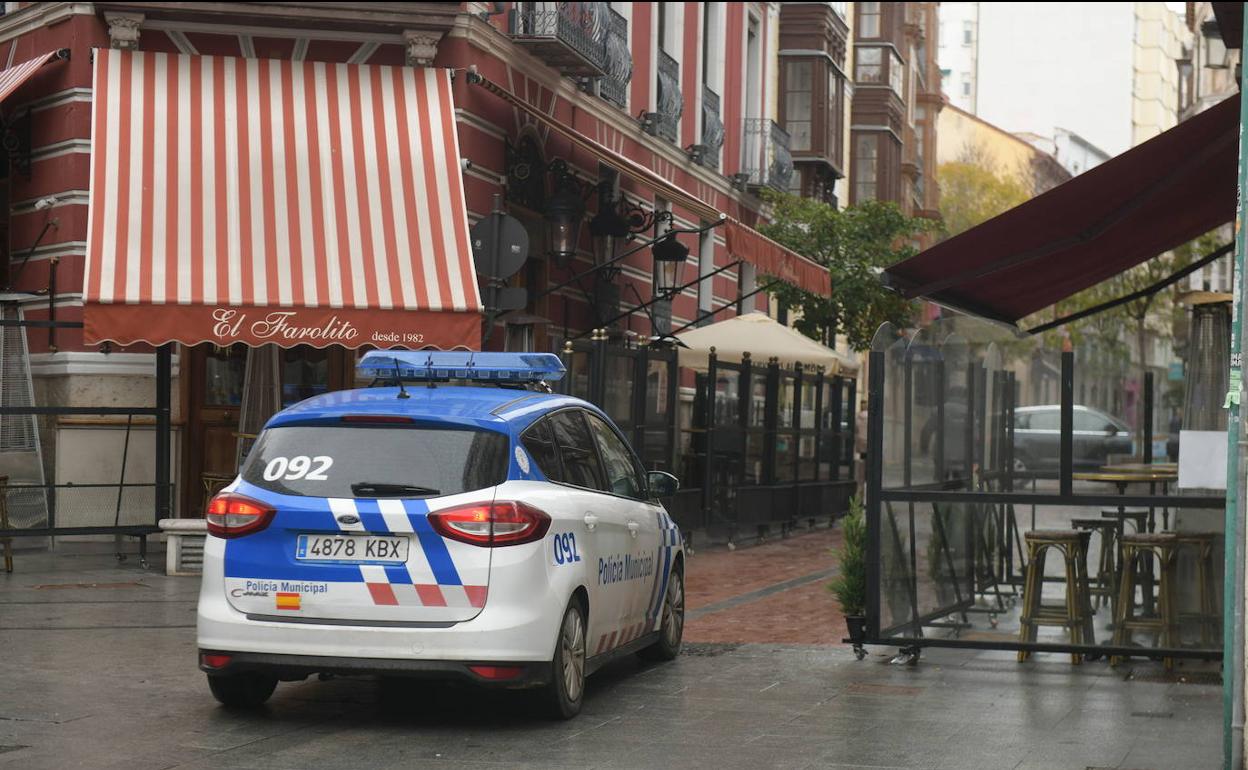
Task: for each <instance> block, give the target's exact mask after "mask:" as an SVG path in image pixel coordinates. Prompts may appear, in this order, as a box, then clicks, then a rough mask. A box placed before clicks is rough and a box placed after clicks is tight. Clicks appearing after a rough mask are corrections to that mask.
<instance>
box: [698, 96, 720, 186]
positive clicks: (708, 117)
mask: <svg viewBox="0 0 1248 770" xmlns="http://www.w3.org/2000/svg"><path fill="white" fill-rule="evenodd" d="M723 146H724V121H723V120H722V119H721V118H720V116H719V94H717V93H715V92H714V91H712V90H711V89H710V88H708V87H707V86H705V85H703V86H702V148H703V149H702V165H704V166H706V167H707V168H714V169H718V168H719V148H721V147H723Z"/></svg>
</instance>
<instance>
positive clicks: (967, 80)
mask: <svg viewBox="0 0 1248 770" xmlns="http://www.w3.org/2000/svg"><path fill="white" fill-rule="evenodd" d="M962 95H963V96H970V95H971V75H970V73H964V74H963V75H962Z"/></svg>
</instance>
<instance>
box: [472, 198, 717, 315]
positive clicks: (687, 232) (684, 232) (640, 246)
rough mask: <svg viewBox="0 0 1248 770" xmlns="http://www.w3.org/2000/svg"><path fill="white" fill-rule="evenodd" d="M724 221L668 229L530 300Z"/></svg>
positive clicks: (704, 230) (531, 301)
mask: <svg viewBox="0 0 1248 770" xmlns="http://www.w3.org/2000/svg"><path fill="white" fill-rule="evenodd" d="M723 223H724V220H722V219H717V220H715V221H714V222H711V223H710V224H706V225H703V226H701V227H691V228H689V229H687V230H684V229H680V230H668V231H667V232H665V233H663V234H662V235H660V236H658V237H657V238H652V239H650V240H648V241H646V242H644V243H641V244H638V245H636V246H634V247H632V248H631V249H628V250H626V251H624V252H622V253H620V254H616V255H615V256H614V257H612V258H611V259H608V260H607V261H606V262H603V263H602V264H600V265H594V266H593V267H591V268H590V269H588V270H584V271H582V272H580V273H577V274H576V275H574V276H572V277H571V278H569V279H568V280H566V281H564V282H562V283H559V284H556V285H554V286H552V287H550V288H549V289H546V290H545V291H543V292H541V293H540V294H536V295H534V296H533V298H532V299H530V300H529V302H530V303H533V302H537V301H538V300H539V299H544V298H546V297H549V296H550V295H551V294H554V293H555V292H557V291H559V290H560V289H566V288H567V287H569V286H571V285H572V284H574V283H579V282H580V281H581V280H582V279H584V278H588V277H589V276H591V275H593V274H594V273H596V272H598V271H599V270H603V269H605V268H608V267H611V266H612V265H614V264H615V263H616V262H619V261H620V260H622V259H624V258H626V257H631V256H632V255H634V254H636V253H637V252H639V251H642V250H644V249H648V248H650V247H651V246H653V245H654V244H656V243H658V242H659V241H661V240H663V239H664V238H666V237H668V236H669V235H672V234H673V233H674V234H676V235H693V234H695V233H704V232H706V231H707V230H710V229H711V228H713V227H719V226H720V225H721V224H723ZM514 312H516V311H514V310H507V311H505V312H502V313H499V314H498V315H497V316H495V317H494V320H498V319H499V318H502V317H503V316H505V315H507V313H514Z"/></svg>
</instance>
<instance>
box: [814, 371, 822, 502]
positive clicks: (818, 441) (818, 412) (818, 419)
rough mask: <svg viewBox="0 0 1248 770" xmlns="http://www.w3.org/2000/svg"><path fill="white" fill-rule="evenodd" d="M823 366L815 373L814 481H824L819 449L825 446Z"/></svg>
mask: <svg viewBox="0 0 1248 770" xmlns="http://www.w3.org/2000/svg"><path fill="white" fill-rule="evenodd" d="M823 383H824V378H823V367H822V366H821V367H819V369H818V371H817V373H816V374H815V424H814V426H813V427H814V429H815V478H814V479H813V480H814V481H823V479H822V478H821V477H820V475H819V467H820V466H821V465H823V462H822V460H821V455H820V454H819V450H820V449H822V448H823V410H824V405H823Z"/></svg>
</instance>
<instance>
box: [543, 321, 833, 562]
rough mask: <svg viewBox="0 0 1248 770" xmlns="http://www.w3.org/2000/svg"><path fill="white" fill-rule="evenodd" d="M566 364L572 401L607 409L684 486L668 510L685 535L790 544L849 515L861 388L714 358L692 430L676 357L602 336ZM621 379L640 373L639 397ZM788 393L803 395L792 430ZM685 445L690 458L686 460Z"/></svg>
mask: <svg viewBox="0 0 1248 770" xmlns="http://www.w3.org/2000/svg"><path fill="white" fill-rule="evenodd" d="M562 356H563V360H564V365H565V366H567V368H568V376H566V377H565V378H564V379H563V380H562V381H561V383H560V387H561V388H562V391H563V392H564V393H568V394H572V395H577V396H580V397H582V398H585V399H586V400H588V401H591V402H593V403H596V404H598V405H600V406H601V407H602V408H603V409H604V411H606V412H607V414H608V415H610V416H611V418H612V419H613V420H615V421H616V422H617V424H619V425H620V427H621V429H622V430H623V431H624V433H625V435H627V436H629V438H630V439H631V440H632V443H633V446H634V447H635V448H636V450H637V453H638V455H639V456H640V457H641V459H642V461H643V463H645V464H646V466H647V467H657V468H658V469H660V470H669V471H671V472H674V473H676V475H677V476H679V477H681V481H682V485H683V488H682V489H681V491H680V492H679V493H678V494H677V496H676V498H675V499H674V500H673V501H671V502H670V503H669V504H668V509H669V512H670V513H671V514H672V516H673V518H674V519H675V520H676V521H677V522H678V523H679V524H680V525H681V527H682V529H684V530H685V532H686V534H690V533H692V532H694V531H700V532H707V533H710V534H712V535H713V536H716V537H718V536H725V537H726V538H727V539H728V540H729V541H736V540H738V539H743V538H750V537H755V536H757V537H759V538H765V537H768V536H769V535H771V534H772V533H773V530H774V529H778V530H779V533H780V534H781V535H786V534H788V533H789V532H791V531H793V530H794V529H796V528H797V527H798V525H799V524H800V523H802V522H803V521H804V522H806V523H807V524H808V525H809V526H812V527H813V526H815V525H816V524H817V523H818V522H820V521H827V522H828V523H831V521H833V520H835V518H837V517H838V516H840V515H841V514H842V513H844V512H845V511H846V510H847V509H848V504H849V498H850V497H851V496H852V495H853V494H854V492H855V490H856V489H857V483H856V482H855V481H854V478H853V451H852V449H853V444H854V430H855V421H854V420H853V419H852V404H853V403H854V398H855V383H854V381H853V380H852V379H848V378H844V377H841V376H836V375H834V376H828V375H827V374H825V373H824V372H822V371H817V370H815V371H812V370H809V369H806V370H803V369H800V368H799V369H785V368H782V367H781V366H780V364H779V363H777V362H776V361H774V360H772V361H768V362H766V363H763V364H756V363H755V362H754V361H753V360H752V359H751V357H750V356H748V355H746V356H745V357H744V360H743V361H742V362H741V363H728V362H724V361H720V360H719V359H718V357H717V356H716V355H715V353H714V351H712V352H711V354H710V356H709V359H708V362H707V370H706V372H705V373H702V372H697V373H694V374H693V377H694V381H695V383H696V384H695V388H694V390H695V395H694V401H693V408H692V412H691V414H690V417H691V425H690V426H689V428H687V429H686V428H683V427H682V426H680V425H678V421H677V416H678V405H679V398H678V396H679V389H680V384H681V374H682V372H685V373H688V370H682V369H681V368H680V366H679V362H678V359H677V352H676V350H675V349H674V348H670V347H660V346H654V345H649V346H636V347H630V346H623V345H618V344H611V343H610V342H609V341H608V338H607V335H606V334H605V333H603V332H602V331H601V330H598V331H596V332H595V333H594V334H592V335H591V338H590V339H588V340H582V339H576V340H569V341H568V342H567V343H566V344H565V346H564V350H563V353H562ZM621 361H622V362H624V363H623V364H620V363H618V362H621ZM656 365H657V367H660V368H661V369H662V370H663V371H664V372H665V376H664V377H663V378H661V379H662V381H663V382H662V384H663V386H664V387H663V388H662V389H661V390H660V391H659V392H657V393H656V392H653V389H652V387H651V383H650V382H649V379H650V374H651V372H653V371H654V370H655V367H656ZM621 370H624V371H627V372H631V373H632V380H631V387H632V389H631V391H630V392H629V393H627V398H626V399H623V400H621V399H620V398H614V397H612V396H611V394H610V393H609V392H608V388H609V386H611V387H620V383H621V382H622V378H621ZM730 379H736V383H737V388H736V393H735V396H733V395H731V394H732V388H731V387H727V388H724V389H723V390H722V391H721V390H720V388H719V387H718V386H719V385H720V381H721V380H725V381H727V380H730ZM804 384H806V385H811V386H812V387H810V388H804V387H803V385H804ZM756 386H760V387H758V390H759V391H760V392H759V394H758V396H759V398H756V397H755V390H756ZM784 388H790V389H792V392H793V398H792V400H791V401H790V403H789V405H788V408H789V409H790V410H791V412H790V414H791V419H789V420H787V422H788V424H787V425H784V424H782V423H783V422H785V421H784V420H782V419H781V415H780V406H781V391H782V390H783V389H784ZM803 390H805V391H806V393H803ZM806 396H809V397H810V398H812V403H813V408H811V409H803V398H804V397H806ZM656 397H657V398H660V399H662V401H663V404H664V408H663V410H662V412H661V413H658V414H652V413H651V412H652V410H651V409H650V408H649V406H648V405H649V404H650V403H651V401H652V400H653V399H654V398H656ZM847 402H848V403H849V404H850V405H851V406H850V409H851V414H849V415H846V409H845V404H846V403H847ZM829 417H830V424H829ZM845 417H848V418H849V419H843V418H845ZM684 438H687V439H688V448H687V451H682V447H683V445H684V441H682V439H684ZM786 441H787V442H790V443H791V445H792V453H791V455H790V456H788V464H789V469H790V472H788V473H785V474H783V475H782V474H781V473H779V470H780V469H779V467H778V465H777V458H778V457H779V456H781V452H779V451H778V449H779V446H780V444H781V442H786ZM803 441H805V449H803ZM755 460H757V462H758V464H759V467H760V469H761V472H760V473H759V474H758V476H757V477H753V474H751V473H748V472H747V469H748V466H749V465H750V464H751V463H753V462H754V461H755ZM812 466H813V472H812V471H811V467H812ZM783 476H791V477H792V478H783Z"/></svg>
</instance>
